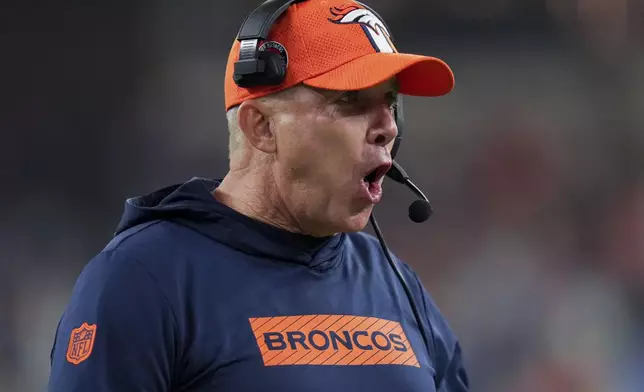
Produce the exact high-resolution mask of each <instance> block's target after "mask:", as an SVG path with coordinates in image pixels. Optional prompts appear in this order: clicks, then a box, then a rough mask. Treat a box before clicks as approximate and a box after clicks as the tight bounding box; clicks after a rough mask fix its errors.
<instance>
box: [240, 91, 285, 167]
mask: <svg viewBox="0 0 644 392" xmlns="http://www.w3.org/2000/svg"><path fill="white" fill-rule="evenodd" d="M267 113H268V111H267V108H266V107H265V106H264V105H262V104H261V103H260V102H258V101H256V100H252V99H251V100H248V101H244V102H242V104H241V105H240V106H239V110H238V111H237V121H238V122H239V129H241V131H242V132H244V135H245V136H246V139H248V141H249V142H250V144H252V145H253V147H255V148H256V149H258V150H260V151H263V152H265V153H267V154H272V153H274V152H275V151H276V150H277V142H276V140H275V133H274V132H273V129H271V126H270V122H269V117H268V115H267Z"/></svg>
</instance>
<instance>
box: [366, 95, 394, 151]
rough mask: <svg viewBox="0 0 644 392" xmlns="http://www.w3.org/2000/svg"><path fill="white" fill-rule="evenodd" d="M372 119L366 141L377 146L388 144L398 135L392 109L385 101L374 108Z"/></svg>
mask: <svg viewBox="0 0 644 392" xmlns="http://www.w3.org/2000/svg"><path fill="white" fill-rule="evenodd" d="M373 114H374V116H373V118H374V121H373V122H372V126H371V127H370V128H369V132H368V134H367V142H368V143H369V144H375V145H377V146H388V145H389V144H390V143H391V142H392V141H393V140H394V139H395V138H396V135H398V127H397V125H396V118H395V116H394V111H393V110H392V109H391V106H389V105H388V104H386V103H382V104H379V105H377V107H375V108H374V113H373Z"/></svg>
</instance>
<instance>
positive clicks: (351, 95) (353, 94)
mask: <svg viewBox="0 0 644 392" xmlns="http://www.w3.org/2000/svg"><path fill="white" fill-rule="evenodd" d="M337 102H340V103H345V104H351V105H353V104H355V103H357V102H358V92H357V91H347V92H345V93H343V94H342V95H340V97H339V98H338V99H337Z"/></svg>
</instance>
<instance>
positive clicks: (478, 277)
mask: <svg viewBox="0 0 644 392" xmlns="http://www.w3.org/2000/svg"><path fill="white" fill-rule="evenodd" d="M18 4H19V5H3V6H2V7H1V9H0V22H1V23H0V26H2V27H0V31H2V34H0V43H1V47H2V52H1V54H0V58H1V59H2V61H1V65H0V70H2V72H0V86H1V88H0V92H1V95H0V96H1V97H2V102H3V104H2V106H1V107H2V109H0V112H1V113H2V115H0V130H1V137H0V162H1V165H0V184H1V187H2V188H1V189H2V192H1V193H0V391H3V392H4V391H7V392H13V391H20V392H31V391H42V390H43V388H44V386H45V385H46V382H47V379H48V372H49V351H50V349H51V344H52V342H53V336H54V332H55V328H56V323H57V321H58V319H59V317H60V315H61V313H62V311H63V309H64V307H65V305H66V303H67V301H68V299H69V295H70V292H71V289H72V286H73V284H74V281H75V279H76V277H77V276H78V274H79V272H80V271H81V269H82V268H83V266H84V265H85V264H86V263H87V262H88V261H89V260H90V259H91V258H92V257H93V256H94V255H95V254H96V253H98V252H99V251H100V250H101V249H102V247H103V246H104V245H105V244H106V243H107V242H108V241H109V240H110V237H111V235H112V233H113V231H114V229H115V227H116V225H117V223H118V221H119V218H120V214H121V212H122V209H123V203H124V201H125V199H126V198H127V197H131V196H136V195H140V194H144V193H147V192H150V191H152V190H154V189H156V188H160V187H163V186H165V185H168V184H172V183H180V182H184V181H186V180H188V179H190V178H191V177H193V176H201V177H210V178H220V177H222V176H223V175H224V174H225V173H226V170H227V140H228V137H227V130H226V122H225V116H224V103H223V75H224V67H225V61H226V57H227V54H228V50H229V48H230V45H231V44H232V42H233V39H234V37H235V35H236V33H237V31H238V28H239V25H240V23H241V21H242V20H243V18H244V17H245V16H246V14H247V13H248V12H250V10H252V9H253V8H254V7H255V6H256V5H258V4H259V1H255V0H253V1H251V0H243V1H242V0H236V1H228V2H222V1H214V0H210V1H205V0H192V1H182V2H179V1H169V0H158V1H155V2H143V1H130V2H128V6H127V7H124V6H120V5H117V3H116V2H114V3H112V2H108V3H101V4H100V5H99V4H97V3H90V2H87V3H82V4H81V3H77V5H71V3H70V2H69V3H58V4H55V5H54V3H51V4H43V5H40V6H34V5H30V4H29V2H21V3H18ZM368 4H369V5H371V6H373V7H374V8H375V9H376V10H377V11H378V12H379V13H380V14H381V15H382V16H383V17H384V18H385V19H386V20H387V22H388V24H389V25H390V27H391V29H392V30H393V33H394V36H395V38H396V43H397V46H398V49H399V50H401V51H412V52H416V53H422V54H427V55H434V56H437V57H440V58H442V59H444V60H445V61H446V62H447V63H449V64H450V65H451V66H452V68H453V70H454V72H455V75H456V88H455V90H454V91H453V93H451V94H450V95H448V96H446V97H441V98H433V99H432V98H430V99H427V98H409V99H407V100H406V124H407V133H406V140H405V142H404V143H403V147H402V150H401V155H400V159H399V161H400V162H401V163H402V164H403V165H404V166H405V167H406V169H407V171H408V172H409V173H410V174H411V175H412V178H413V179H414V180H415V181H416V182H417V184H418V185H419V186H420V187H421V188H422V189H424V190H425V191H426V193H428V195H429V196H430V199H431V200H432V201H433V205H434V209H435V210H436V213H435V215H434V217H433V218H432V219H430V221H428V222H427V223H426V224H424V225H417V224H414V223H412V222H410V221H409V220H408V219H407V217H406V209H407V205H408V203H409V202H411V201H412V200H413V197H412V195H411V194H410V192H408V191H407V190H406V189H403V188H401V187H398V186H397V185H392V184H391V183H388V185H386V192H385V195H386V196H385V199H384V201H383V203H382V204H380V205H379V206H378V208H377V211H378V213H379V219H380V221H381V225H382V226H383V230H384V232H385V235H386V237H387V239H388V242H389V243H390V245H391V247H392V248H393V249H394V251H395V252H396V253H397V254H398V255H399V256H400V257H401V258H403V259H404V260H405V261H407V262H408V263H409V264H410V265H412V266H413V267H414V268H415V269H416V271H418V273H419V275H420V276H421V278H422V280H423V282H424V283H425V285H426V287H427V288H428V290H429V291H430V293H431V294H432V295H433V297H434V299H435V300H436V302H437V303H438V305H439V307H440V308H441V310H442V311H443V313H444V314H445V315H446V316H447V318H448V320H449V321H450V323H451V325H452V327H453V328H454V330H455V331H456V332H457V334H458V335H459V337H460V338H461V341H462V345H463V347H464V350H465V358H466V362H467V366H468V369H469V372H470V376H471V382H472V385H473V388H472V390H473V391H482V392H537V391H539V392H541V391H566V392H577V391H584V392H595V391H602V392H604V391H608V392H635V391H639V392H641V391H644V339H643V331H644V328H643V327H644V310H643V309H644V307H643V305H644V49H643V48H644V1H642V0H449V1H446V0H443V1H437V0H423V1H420V0H395V1H394V0H371V1H369V2H368Z"/></svg>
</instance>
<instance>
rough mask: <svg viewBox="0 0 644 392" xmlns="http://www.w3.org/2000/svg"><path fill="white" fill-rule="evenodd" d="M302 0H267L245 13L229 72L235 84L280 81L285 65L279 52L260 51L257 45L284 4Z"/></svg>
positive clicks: (271, 83) (288, 5)
mask: <svg viewBox="0 0 644 392" xmlns="http://www.w3.org/2000/svg"><path fill="white" fill-rule="evenodd" d="M303 1H306V0H268V1H266V2H264V3H262V4H261V5H260V6H259V7H257V8H255V10H253V12H251V13H250V14H249V15H248V16H247V17H246V20H244V23H243V24H242V26H241V28H240V29H239V33H238V34H237V40H238V41H239V42H240V47H239V59H238V60H237V62H235V69H234V73H233V80H234V81H235V83H236V84H237V85H238V86H239V87H243V88H250V87H257V86H277V85H279V84H281V83H282V82H283V81H284V78H285V77H286V66H287V65H286V63H285V62H284V61H283V60H282V57H281V55H280V54H279V53H277V52H273V51H269V50H266V51H260V50H259V46H260V45H261V44H262V42H263V41H266V39H267V38H268V33H269V32H270V30H271V27H272V26H273V24H274V23H275V21H276V20H277V19H278V18H279V17H280V16H281V15H282V14H283V13H284V12H285V11H286V10H287V9H288V7H290V6H291V4H295V3H301V2H303Z"/></svg>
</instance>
